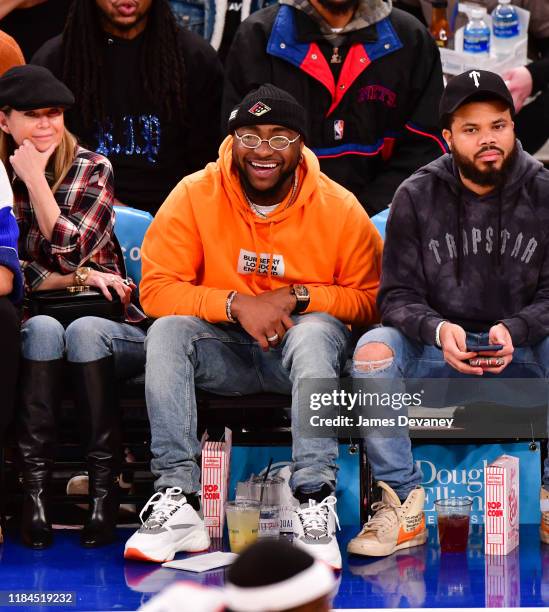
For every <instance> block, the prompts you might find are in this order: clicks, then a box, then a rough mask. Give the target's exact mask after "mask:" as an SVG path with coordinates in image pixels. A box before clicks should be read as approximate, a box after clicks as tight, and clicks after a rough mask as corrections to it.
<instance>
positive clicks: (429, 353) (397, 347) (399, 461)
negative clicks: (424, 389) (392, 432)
mask: <svg viewBox="0 0 549 612" xmlns="http://www.w3.org/2000/svg"><path fill="white" fill-rule="evenodd" d="M370 342H379V343H381V344H385V345H386V346H387V347H388V348H389V349H390V350H391V352H392V353H393V355H394V357H393V359H392V361H391V362H390V363H388V364H387V365H386V366H385V367H381V368H380V369H377V370H376V369H373V370H370V371H363V370H362V369H360V367H357V364H356V363H354V364H353V370H352V376H353V378H361V379H364V378H370V379H383V378H386V379H387V378H388V379H393V380H395V379H405V378H470V376H467V375H465V374H461V373H460V372H458V371H457V370H455V369H454V368H452V367H451V366H450V365H448V364H447V363H446V362H445V361H444V358H443V355H442V351H441V350H440V349H439V348H437V347H436V346H428V345H424V344H420V343H418V342H415V341H413V340H410V338H408V337H407V336H405V335H404V334H403V333H401V332H400V331H399V330H397V329H395V328H394V327H377V328H375V329H371V330H370V331H368V332H367V333H366V334H364V335H363V336H362V338H360V340H359V341H358V344H357V346H356V349H355V360H356V354H357V351H358V350H359V349H360V348H361V347H362V346H364V345H365V344H368V343H370ZM483 344H489V341H488V334H486V333H484V334H473V333H468V334H467V345H476V346H480V345H483ZM499 377H505V378H548V377H549V338H545V339H544V340H543V341H542V342H540V343H539V344H537V345H535V346H532V347H524V348H515V351H514V353H513V361H512V362H511V363H510V364H509V365H508V366H507V367H506V368H505V370H503V372H502V373H501V374H499ZM387 413H388V414H387V416H388V417H391V416H394V413H393V414H389V413H392V408H391V407H390V406H388V407H387ZM376 416H377V415H376ZM365 445H366V451H367V453H368V461H369V463H370V467H371V468H372V473H373V475H374V478H375V479H376V480H383V481H384V482H386V483H387V484H388V485H389V486H391V487H392V488H393V489H394V490H395V492H396V493H397V495H398V496H399V498H400V499H401V500H404V499H406V497H407V496H408V494H409V493H410V491H412V489H413V488H414V487H415V486H417V485H418V484H420V483H421V481H422V480H423V475H422V473H421V470H420V469H419V468H418V467H417V465H416V464H415V463H414V460H413V457H412V447H411V442H410V438H409V437H408V436H396V437H394V438H393V437H384V436H382V435H379V436H371V437H369V436H367V437H366V438H365ZM543 484H544V486H548V485H549V460H547V459H546V461H545V465H544V474H543Z"/></svg>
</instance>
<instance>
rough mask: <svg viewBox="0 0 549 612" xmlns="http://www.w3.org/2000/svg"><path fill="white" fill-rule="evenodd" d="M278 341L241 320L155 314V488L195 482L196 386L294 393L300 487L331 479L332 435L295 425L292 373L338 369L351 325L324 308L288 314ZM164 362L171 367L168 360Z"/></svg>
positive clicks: (333, 373)
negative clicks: (304, 432) (270, 343)
mask: <svg viewBox="0 0 549 612" xmlns="http://www.w3.org/2000/svg"><path fill="white" fill-rule="evenodd" d="M293 321H294V323H295V326H294V327H292V328H291V329H289V330H288V332H287V333H286V335H285V336H284V338H283V340H282V342H281V344H280V345H279V346H278V347H276V348H273V349H271V350H269V351H268V352H263V351H262V350H261V348H260V347H259V345H258V344H257V342H256V341H255V340H254V339H253V338H252V337H251V336H250V335H249V334H248V333H247V332H245V331H244V330H243V329H242V328H241V327H240V326H238V325H231V324H216V325H214V324H211V323H207V322H206V321H203V320H202V319H199V318H197V317H191V316H168V317H163V318H161V319H158V320H157V321H155V323H154V324H153V325H152V327H151V328H150V329H149V332H148V335H147V340H146V344H145V347H146V353H147V367H146V381H145V389H146V397H147V408H148V411H149V420H150V423H151V434H152V439H151V451H152V454H153V460H152V462H151V470H152V472H153V474H154V475H155V476H156V477H157V479H156V482H155V488H156V490H159V489H163V488H166V487H174V486H178V487H181V488H182V489H183V491H184V492H186V493H192V492H195V491H197V490H198V489H199V487H200V468H199V466H198V463H197V460H198V457H199V455H200V443H199V441H198V439H197V415H196V396H195V385H196V387H198V388H200V389H203V390H206V391H211V392H214V393H218V394H220V395H230V396H239V395H246V394H250V393H260V392H264V391H267V392H276V393H288V394H290V393H291V394H292V422H293V425H292V438H293V462H294V463H293V474H292V479H291V481H290V486H291V487H292V489H293V490H294V491H295V490H296V489H298V488H299V489H300V490H301V491H302V492H303V493H312V492H315V491H318V490H319V489H321V488H322V486H323V485H325V484H326V485H328V486H329V487H330V488H331V489H333V488H334V486H335V476H336V470H337V466H336V464H335V461H336V459H337V454H338V442H337V439H335V438H334V439H325V438H324V439H318V438H314V439H311V438H304V437H302V436H300V435H299V431H297V429H298V428H297V422H298V419H297V415H296V411H297V384H296V383H297V381H298V380H299V379H300V378H334V377H338V376H339V374H340V371H341V370H342V369H343V366H344V364H345V358H346V354H347V343H348V340H349V337H350V332H349V330H348V329H347V328H346V327H345V325H344V324H343V323H341V322H340V321H338V320H337V319H335V318H334V317H331V316H330V315H327V314H324V313H311V314H306V315H303V316H296V317H293ZM167 364H169V366H170V367H166V365H167Z"/></svg>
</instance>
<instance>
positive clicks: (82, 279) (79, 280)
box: [74, 267, 91, 286]
mask: <svg viewBox="0 0 549 612" xmlns="http://www.w3.org/2000/svg"><path fill="white" fill-rule="evenodd" d="M90 272H91V268H88V267H82V268H77V269H76V272H75V273H74V284H75V285H78V286H81V285H85V284H86V281H87V280H88V276H89V275H90Z"/></svg>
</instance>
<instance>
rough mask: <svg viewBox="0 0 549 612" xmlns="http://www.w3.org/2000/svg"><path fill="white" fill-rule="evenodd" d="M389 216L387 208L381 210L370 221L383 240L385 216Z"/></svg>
mask: <svg viewBox="0 0 549 612" xmlns="http://www.w3.org/2000/svg"><path fill="white" fill-rule="evenodd" d="M388 216H389V209H388V208H387V209H386V210H383V211H381V212H380V213H377V215H374V216H373V217H372V223H373V224H374V225H375V226H376V229H377V231H378V232H379V233H380V234H381V237H382V238H383V240H385V225H386V224H387V217H388Z"/></svg>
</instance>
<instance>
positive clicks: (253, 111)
mask: <svg viewBox="0 0 549 612" xmlns="http://www.w3.org/2000/svg"><path fill="white" fill-rule="evenodd" d="M267 124H268V125H282V126H283V127H286V128H288V129H290V130H294V131H295V132H297V133H298V134H301V137H302V138H303V140H304V141H305V142H307V140H308V138H309V135H308V133H307V125H308V119H307V111H306V110H305V109H304V108H303V106H301V104H299V102H298V101H297V100H296V99H295V98H294V97H293V96H292V95H290V94H289V93H288V92H286V91H284V90H283V89H279V88H278V87H275V86H274V85H271V83H265V84H264V85H261V86H260V87H258V88H257V89H254V90H253V91H250V93H249V94H247V95H246V97H245V98H244V99H243V100H242V102H240V104H237V106H235V107H234V108H233V110H232V111H231V114H230V115H229V123H228V129H229V133H230V134H232V133H233V132H234V131H235V130H236V129H237V128H239V127H243V126H246V125H267Z"/></svg>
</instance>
